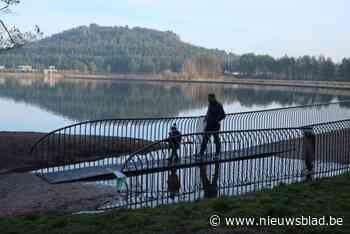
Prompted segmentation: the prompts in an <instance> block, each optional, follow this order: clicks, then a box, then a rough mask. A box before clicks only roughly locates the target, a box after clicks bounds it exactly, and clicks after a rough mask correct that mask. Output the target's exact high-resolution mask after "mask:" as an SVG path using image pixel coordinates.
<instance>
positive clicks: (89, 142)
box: [31, 101, 350, 168]
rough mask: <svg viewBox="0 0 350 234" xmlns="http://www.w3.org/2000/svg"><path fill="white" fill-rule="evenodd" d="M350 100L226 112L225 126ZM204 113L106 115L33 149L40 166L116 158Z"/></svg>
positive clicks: (337, 116) (311, 114)
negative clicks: (120, 116)
mask: <svg viewBox="0 0 350 234" xmlns="http://www.w3.org/2000/svg"><path fill="white" fill-rule="evenodd" d="M340 105H342V106H349V107H350V101H343V102H336V103H326V104H317V105H305V106H298V107H290V108H278V109H270V110H263V111H250V112H243V113H232V114H227V116H226V118H225V120H224V121H223V122H222V125H221V131H228V130H250V129H262V128H282V127H283V128H293V127H300V126H303V125H311V124H318V123H322V122H330V121H336V120H342V119H347V118H350V111H348V109H344V108H340ZM203 119H204V117H203V116H196V117H176V118H146V119H104V120H94V121H86V122H82V123H77V124H73V125H70V126H67V127H64V128H60V129H58V130H55V131H53V132H50V133H48V134H47V135H45V136H44V137H42V138H41V139H40V140H39V141H38V142H37V143H36V144H35V145H34V146H33V147H32V149H31V154H32V156H33V157H35V158H36V161H37V162H38V167H40V168H43V167H52V166H58V165H67V164H72V163H78V162H82V161H84V162H86V163H87V164H88V162H89V161H95V160H97V159H102V158H117V157H121V155H128V154H130V153H132V152H135V151H136V150H138V149H140V148H142V147H144V146H146V145H148V144H150V143H151V142H154V141H157V140H161V139H164V138H166V137H167V135H168V131H169V128H170V127H171V125H172V124H173V123H176V124H177V127H178V129H179V130H180V131H181V132H182V133H183V134H189V133H194V132H201V131H202V128H203V126H202V123H203Z"/></svg>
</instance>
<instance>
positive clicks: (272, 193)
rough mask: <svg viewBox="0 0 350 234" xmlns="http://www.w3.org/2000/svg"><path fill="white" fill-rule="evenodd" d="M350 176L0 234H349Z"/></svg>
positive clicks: (6, 222) (33, 218)
mask: <svg viewBox="0 0 350 234" xmlns="http://www.w3.org/2000/svg"><path fill="white" fill-rule="evenodd" d="M349 194H350V175H349V174H346V175H342V176H338V177H334V178H327V179H322V180H318V181H316V182H310V183H301V184H294V185H290V186H285V185H281V186H280V187H278V188H275V189H273V190H266V191H262V192H258V193H255V194H248V195H244V196H241V197H231V198H219V199H211V200H203V201H199V202H195V203H191V204H177V205H170V206H163V207H159V208H154V209H139V210H114V211H111V212H107V213H104V214H95V215H86V214H85V215H69V214H59V213H51V214H40V215H39V214H35V215H29V216H18V217H10V218H3V219H0V228H1V233H291V232H294V233H349V231H350V196H349ZM213 214H219V215H220V216H221V217H266V218H267V217H268V216H271V217H300V216H301V215H303V216H313V217H322V216H327V217H328V216H332V217H338V218H339V217H341V218H343V226H318V227H316V226H313V227H311V226H309V227H300V226H298V227H297V226H289V227H264V228H261V227H260V228H256V227H254V228H253V227H249V228H248V227H244V228H243V227H229V228H228V227H219V228H216V229H214V228H210V227H209V224H208V219H209V217H210V216H211V215H213Z"/></svg>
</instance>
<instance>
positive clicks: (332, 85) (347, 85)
mask: <svg viewBox="0 0 350 234" xmlns="http://www.w3.org/2000/svg"><path fill="white" fill-rule="evenodd" d="M1 76H2V77H4V78H6V76H9V77H7V78H36V77H40V78H49V79H68V80H104V81H107V80H111V81H138V82H145V81H151V82H164V83H185V84H186V83H187V84H191V83H195V84H196V83H197V84H236V85H261V86H279V87H303V88H305V87H306V88H323V89H338V90H350V82H347V81H316V80H315V81H311V80H275V79H274V80H271V79H254V78H234V77H232V76H227V75H226V76H220V77H219V78H218V79H209V78H207V79H203V78H194V79H178V78H172V77H166V78H164V76H162V74H83V73H77V74H70V73H65V72H63V73H60V72H58V73H52V74H49V75H44V74H43V73H38V72H23V73H16V72H0V77H1Z"/></svg>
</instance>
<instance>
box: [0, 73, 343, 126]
mask: <svg viewBox="0 0 350 234" xmlns="http://www.w3.org/2000/svg"><path fill="white" fill-rule="evenodd" d="M210 92H213V93H216V95H217V96H218V99H219V100H221V101H222V102H223V103H224V106H225V109H226V111H227V112H242V111H250V110H261V109H266V108H276V107H285V106H294V105H305V104H312V103H324V102H330V101H334V100H338V99H339V100H341V99H346V93H345V92H339V91H334V90H320V89H312V88H305V89H304V88H303V89H301V88H277V87H261V86H260V87H259V86H241V85H227V84H226V85H208V84H180V83H156V82H136V81H134V82H126V81H96V80H64V79H44V78H36V79H34V78H22V79H15V78H0V108H1V110H2V112H8V113H12V114H11V115H10V116H9V115H2V117H4V118H2V122H1V123H0V130H21V129H22V128H24V130H34V131H38V129H39V130H47V131H48V130H52V129H54V128H58V127H61V126H62V124H67V123H71V122H75V121H82V120H88V119H103V118H140V117H141V118H142V117H160V116H169V117H170V116H192V115H198V114H204V113H205V111H206V105H207V94H208V93H210ZM28 104H29V105H30V107H28ZM23 106H25V108H24V107H23ZM23 108H24V109H23ZM34 109H35V110H34ZM27 113H28V114H29V115H30V116H31V119H32V120H33V121H25V122H23V119H24V118H23V115H26V114H27ZM45 119H46V121H47V122H48V123H50V124H48V125H47V126H46V127H42V125H43V121H44V120H45ZM10 121H11V122H13V123H15V122H17V123H20V122H22V123H23V124H22V125H18V126H22V127H19V128H18V127H15V128H16V129H12V128H13V127H14V124H13V123H12V124H9V122H10ZM23 125H25V126H23Z"/></svg>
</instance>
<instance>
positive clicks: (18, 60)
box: [0, 24, 350, 81]
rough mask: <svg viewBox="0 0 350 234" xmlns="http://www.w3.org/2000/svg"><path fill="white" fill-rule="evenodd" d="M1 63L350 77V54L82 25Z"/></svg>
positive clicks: (308, 77) (216, 74)
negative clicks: (255, 48)
mask: <svg viewBox="0 0 350 234" xmlns="http://www.w3.org/2000/svg"><path fill="white" fill-rule="evenodd" d="M0 65H2V66H5V67H6V68H9V69H14V68H16V67H17V66H19V65H31V66H33V67H34V68H36V69H44V68H47V67H48V66H50V65H54V66H56V67H57V68H58V69H60V70H70V71H76V72H85V73H118V74H159V73H163V74H170V75H174V74H186V75H187V76H186V77H210V78H213V79H215V78H217V77H219V76H222V75H223V74H224V73H226V74H229V75H233V76H236V77H238V78H264V79H289V80H292V79H293V80H295V79H297V80H298V79H299V80H344V81H350V59H349V58H348V59H346V58H345V59H343V61H341V62H340V63H335V62H333V61H332V59H330V58H326V57H323V56H320V57H311V56H303V57H299V58H293V57H288V56H284V57H281V58H273V57H271V56H269V55H255V54H252V53H250V54H244V55H240V56H239V55H236V54H233V53H227V52H225V51H223V50H218V49H206V48H203V47H198V46H193V45H191V44H189V43H185V42H182V41H181V39H180V37H179V36H178V35H176V34H175V33H173V32H170V31H166V32H162V31H158V30H152V29H146V28H140V27H134V28H129V27H128V26H125V27H102V26H99V25H96V24H91V25H90V26H81V27H77V28H73V29H70V30H67V31H64V32H62V33H59V34H55V35H53V36H50V37H48V38H45V39H43V40H40V41H37V42H35V43H32V44H30V45H27V46H25V47H23V48H19V49H15V50H11V51H5V52H3V53H1V56H0Z"/></svg>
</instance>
